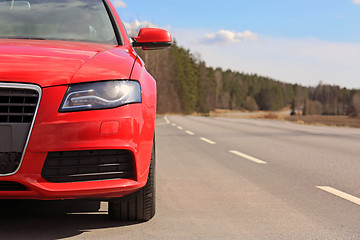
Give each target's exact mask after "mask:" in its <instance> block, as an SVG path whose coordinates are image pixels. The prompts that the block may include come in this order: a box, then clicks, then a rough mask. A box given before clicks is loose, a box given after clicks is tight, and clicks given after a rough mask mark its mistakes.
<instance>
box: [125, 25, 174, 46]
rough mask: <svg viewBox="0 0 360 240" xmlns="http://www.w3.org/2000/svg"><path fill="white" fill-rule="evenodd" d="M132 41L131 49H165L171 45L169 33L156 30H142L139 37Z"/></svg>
mask: <svg viewBox="0 0 360 240" xmlns="http://www.w3.org/2000/svg"><path fill="white" fill-rule="evenodd" d="M132 40H133V43H132V46H133V47H141V48H142V49H143V50H153V49H161V48H166V47H170V46H171V44H172V37H171V35H170V33H169V32H168V31H166V30H163V29H158V28H142V29H140V32H139V35H138V36H137V37H134V38H132Z"/></svg>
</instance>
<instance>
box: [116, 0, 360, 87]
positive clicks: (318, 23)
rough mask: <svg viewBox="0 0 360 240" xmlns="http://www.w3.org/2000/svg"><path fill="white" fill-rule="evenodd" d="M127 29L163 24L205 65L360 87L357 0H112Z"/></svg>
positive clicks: (132, 32) (359, 12)
mask: <svg viewBox="0 0 360 240" xmlns="http://www.w3.org/2000/svg"><path fill="white" fill-rule="evenodd" d="M112 2H113V4H114V5H115V7H116V9H117V11H118V13H119V15H120V17H121V19H122V21H124V22H125V26H126V28H127V29H128V32H129V33H130V35H136V34H137V31H138V29H139V28H140V27H159V28H163V29H166V30H168V31H169V32H170V33H171V35H172V36H173V38H174V39H175V40H176V42H177V43H178V44H179V45H180V46H183V47H185V48H187V49H190V50H191V52H192V53H193V54H194V55H195V56H197V57H200V58H201V60H203V61H205V62H206V64H207V66H211V67H214V68H216V67H221V68H222V69H224V70H227V69H230V70H233V71H238V72H244V73H251V74H259V75H262V76H267V77H271V78H273V79H275V80H279V81H282V82H287V83H297V84H301V85H303V86H317V85H318V84H319V83H320V82H322V83H323V84H330V85H339V86H341V87H347V88H356V89H360V0H297V1H295V0H221V1H219V0H213V1H212V0H207V1H205V0H182V1H175V0H151V1H149V0H147V1H145V0H138V1H134V0H112Z"/></svg>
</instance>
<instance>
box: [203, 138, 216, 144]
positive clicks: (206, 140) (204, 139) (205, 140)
mask: <svg viewBox="0 0 360 240" xmlns="http://www.w3.org/2000/svg"><path fill="white" fill-rule="evenodd" d="M200 140H202V141H204V142H207V143H209V144H216V142H213V141H211V140H210V139H207V138H203V137H201V138H200Z"/></svg>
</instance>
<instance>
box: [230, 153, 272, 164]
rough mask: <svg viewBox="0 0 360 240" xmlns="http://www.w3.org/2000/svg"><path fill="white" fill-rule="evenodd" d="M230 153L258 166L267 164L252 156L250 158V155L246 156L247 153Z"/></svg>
mask: <svg viewBox="0 0 360 240" xmlns="http://www.w3.org/2000/svg"><path fill="white" fill-rule="evenodd" d="M230 152H231V153H232V154H235V155H237V156H239V157H242V158H245V159H247V160H249V161H252V162H254V163H257V164H266V162H264V161H262V160H260V159H257V158H254V157H252V156H249V155H247V154H245V153H241V152H239V151H234V150H231V151H230Z"/></svg>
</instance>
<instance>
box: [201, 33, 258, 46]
mask: <svg viewBox="0 0 360 240" xmlns="http://www.w3.org/2000/svg"><path fill="white" fill-rule="evenodd" d="M258 39H259V36H258V35H257V34H256V33H253V32H251V31H248V30H246V31H244V32H235V31H229V30H220V31H218V32H216V33H209V34H205V37H203V38H201V40H200V42H201V43H205V44H220V45H221V44H225V45H226V44H233V43H243V42H249V41H251V42H252V41H257V40H258Z"/></svg>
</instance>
